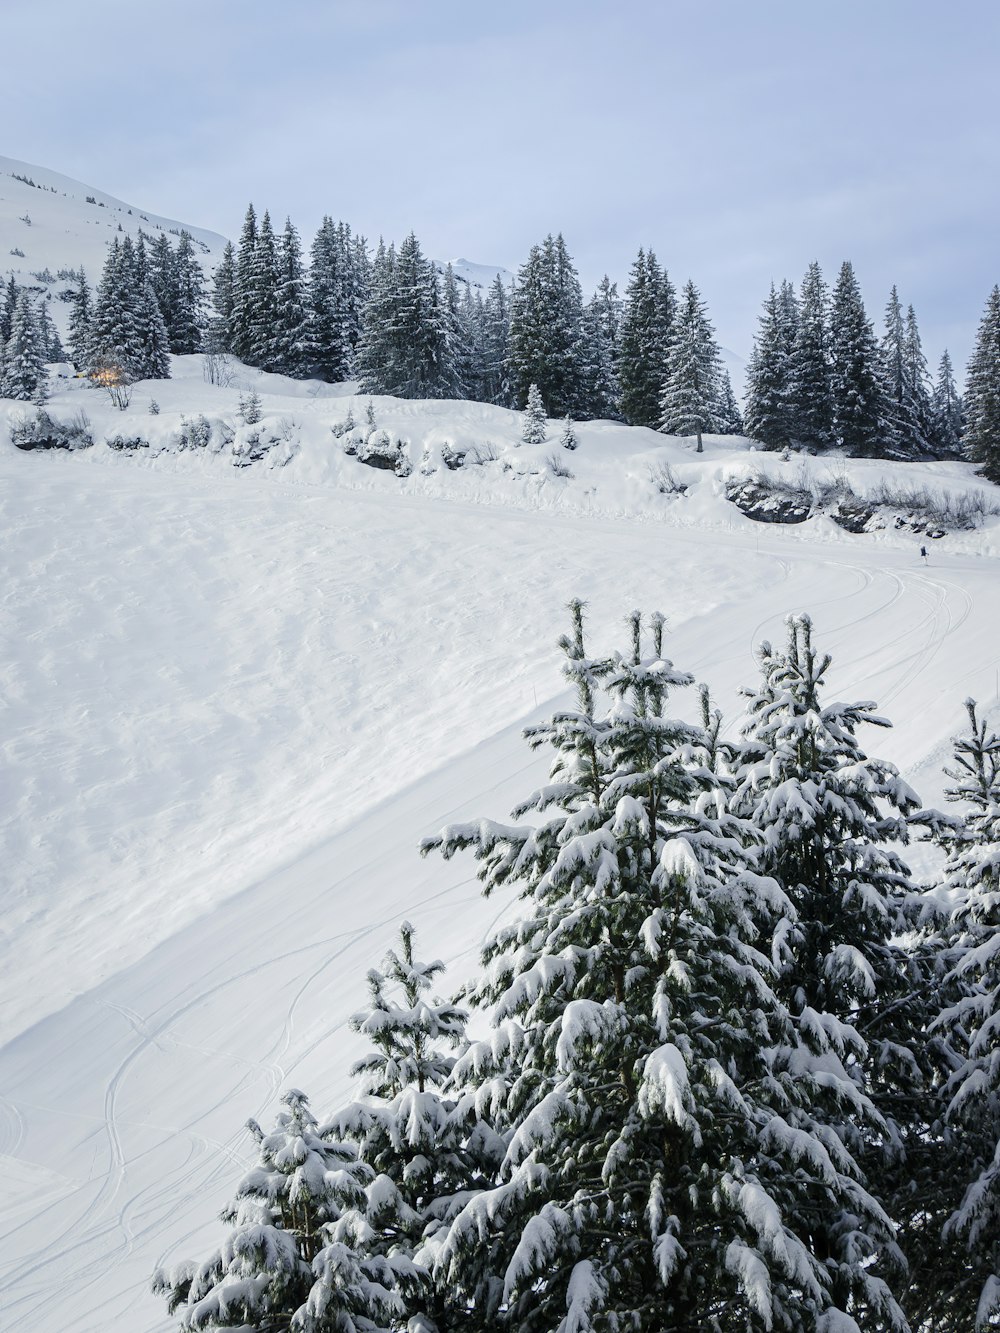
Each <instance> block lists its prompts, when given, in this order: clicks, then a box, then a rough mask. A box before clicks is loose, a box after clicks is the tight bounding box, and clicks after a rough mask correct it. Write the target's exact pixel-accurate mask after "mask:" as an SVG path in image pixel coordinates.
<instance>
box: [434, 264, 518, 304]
mask: <svg viewBox="0 0 1000 1333" xmlns="http://www.w3.org/2000/svg"><path fill="white" fill-rule="evenodd" d="M431 262H432V263H433V265H434V267H435V268H436V269H437V271H438V272H439V273H443V272H444V270H445V267H446V266H447V265H448V264H451V270H452V272H453V273H454V275H455V277H456V278H457V279H458V281H459V282H465V283H468V285H469V286H470V287H472V288H473V289H474V290H478V291H480V292H481V293H482V295H483V296H485V295H486V293H487V291H488V290H489V288H490V287H492V286H493V282H494V280H495V279H496V278H499V279H500V281H501V282H502V283H503V285H504V286H505V287H509V286H510V285H511V284H512V283H513V281H514V274H513V273H511V272H510V270H509V269H506V268H503V267H501V266H500V265H499V264H475V263H473V261H472V260H471V259H435V260H432V261H431Z"/></svg>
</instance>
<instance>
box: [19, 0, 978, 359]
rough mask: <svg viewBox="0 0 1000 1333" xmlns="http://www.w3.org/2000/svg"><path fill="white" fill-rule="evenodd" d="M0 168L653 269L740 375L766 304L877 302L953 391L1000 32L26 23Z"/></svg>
mask: <svg viewBox="0 0 1000 1333" xmlns="http://www.w3.org/2000/svg"><path fill="white" fill-rule="evenodd" d="M3 30H4V37H5V38H6V40H5V42H4V45H5V46H6V47H7V49H8V50H11V51H16V52H19V53H20V55H21V57H22V58H19V59H17V60H15V61H13V62H10V63H8V62H5V69H4V72H3V77H2V79H0V124H2V126H3V128H4V135H3V151H4V152H6V153H8V154H10V155H11V156H13V157H18V158H22V159H24V160H26V161H29V162H33V163H36V164H38V165H42V166H47V167H51V168H53V169H54V170H58V171H63V172H65V173H66V174H68V175H71V176H76V177H77V178H79V179H81V180H83V181H85V182H87V183H88V184H92V185H96V186H98V187H99V188H101V189H105V190H108V191H110V192H112V193H113V194H116V195H118V196H119V197H121V198H124V199H126V200H128V201H129V202H130V203H136V204H139V205H141V206H142V207H145V208H149V209H154V210H156V211H158V212H160V213H165V214H168V215H172V216H175V217H179V218H181V219H183V220H185V221H189V222H191V223H196V224H198V225H201V226H207V227H211V228H213V229H215V230H217V231H221V232H223V233H225V234H228V235H234V234H235V233H236V232H237V230H238V228H239V224H240V221H241V219H242V215H243V212H244V209H245V207H246V203H247V201H248V200H249V199H253V201H254V202H255V204H256V205H257V206H258V209H262V208H264V207H267V208H270V210H271V212H272V215H274V216H275V218H276V220H278V221H279V222H280V221H282V220H283V219H284V216H285V215H286V214H290V215H291V216H292V219H293V220H294V221H295V222H296V224H297V225H298V227H299V229H300V231H301V232H302V233H303V236H304V238H305V239H306V241H308V239H309V238H310V236H311V234H312V231H313V230H314V229H315V226H316V224H317V223H318V221H319V219H320V217H321V216H322V215H323V214H324V213H331V214H332V215H333V216H334V217H342V218H344V219H346V220H347V221H349V222H351V223H352V225H353V226H354V227H355V228H356V229H357V230H360V231H362V232H363V233H365V234H366V235H368V236H369V237H370V238H376V237H377V236H378V235H379V234H380V233H382V234H384V235H385V236H386V237H394V238H397V239H398V238H400V237H402V236H403V235H405V233H406V232H408V231H409V230H411V229H412V230H414V231H416V233H417V235H418V236H419V237H420V238H421V241H422V242H423V244H424V248H425V250H427V251H428V252H429V253H431V254H434V255H436V256H438V257H440V258H456V257H458V256H464V257H466V258H469V259H474V260H479V261H482V262H489V263H500V264H504V265H506V266H507V267H509V268H516V267H517V265H518V264H519V263H520V262H521V261H522V260H523V258H524V257H525V255H526V253H527V250H528V247H529V246H530V245H531V244H532V243H533V242H534V241H536V240H539V239H541V237H542V236H544V235H545V233H546V232H548V231H550V230H551V231H558V230H561V231H562V232H563V233H564V235H565V236H566V239H567V243H568V245H569V248H570V251H571V253H572V254H573V255H574V257H575V259H576V261H577V265H578V267H579V269H580V272H581V277H582V278H583V281H584V284H585V287H587V288H592V287H593V286H594V284H595V283H596V282H597V280H598V279H599V278H600V277H601V275H602V274H603V273H604V272H605V271H607V272H609V273H610V274H611V276H612V277H613V278H615V279H617V280H618V281H619V283H620V285H621V286H624V280H625V278H626V276H627V272H628V268H629V265H630V264H631V262H632V259H633V258H634V255H635V252H636V250H637V249H638V247H639V246H640V245H644V246H652V247H653V248H654V249H655V251H656V253H657V255H658V257H659V258H660V259H661V261H662V262H663V263H664V264H665V265H666V266H667V268H668V269H669V271H670V273H671V275H672V276H673V277H674V278H675V279H676V280H677V281H678V282H681V281H683V280H685V279H686V278H687V277H689V276H690V277H693V278H694V280H695V281H696V282H697V283H698V285H699V286H700V287H701V289H702V292H703V294H704V296H705V298H706V300H707V301H708V303H709V307H710V310H711V313H712V316H713V318H714V320H715V323H716V325H717V328H718V331H719V334H720V339H721V341H722V342H723V343H724V344H726V345H727V346H729V347H731V348H733V349H734V350H735V351H737V352H739V353H741V354H744V355H745V354H746V353H747V352H748V351H749V347H750V343H751V339H752V335H753V331H754V328H755V326H756V317H757V314H758V312H759V309H760V305H761V302H762V300H763V298H764V296H765V295H766V292H767V287H768V284H769V283H770V281H771V279H774V280H776V281H777V280H779V279H781V278H782V277H786V276H787V277H790V278H793V279H794V280H795V281H796V282H797V281H798V280H799V278H800V277H801V275H802V272H803V270H804V269H805V266H806V264H807V263H808V262H809V261H810V260H812V259H814V258H816V259H819V261H820V263H821V264H822V266H823V269H824V272H825V273H826V275H827V277H828V279H829V280H830V281H831V283H832V282H833V280H834V279H835V277H836V272H837V269H838V268H839V265H840V263H841V261H842V260H843V259H845V258H850V259H851V260H852V261H853V262H854V264H855V267H856V269H857V271H858V275H859V278H860V280H861V283H862V287H863V289H864V293H865V297H866V301H867V303H868V307H869V313H870V314H872V315H873V316H874V317H875V318H876V323H877V324H878V325H879V326H881V318H882V309H883V307H884V304H885V300H886V296H887V294H888V290H889V287H890V285H891V284H892V283H893V282H896V283H897V284H898V286H899V290H900V295H901V298H902V300H903V302H904V303H908V302H912V303H913V304H914V306H915V307H916V310H917V314H918V317H919V319H920V324H921V329H922V331H923V335H924V342H925V346H926V349H927V351H928V354H929V356H930V358H931V359H932V361H936V359H937V356H938V355H939V354H940V351H941V349H942V347H943V346H945V345H948V346H949V347H950V348H951V350H952V352H953V355H954V356H955V359H956V361H957V362H960V363H962V364H964V361H965V358H966V357H967V355H968V353H969V351H970V349H971V345H972V340H973V337H974V334H975V328H976V325H977V323H978V320H979V316H980V314H981V312H982V308H983V305H984V303H985V300H986V296H987V293H988V291H989V289H990V288H991V287H992V286H993V284H994V283H995V282H997V281H998V280H1000V254H998V247H997V220H998V203H1000V172H998V165H1000V163H998V155H1000V147H998V145H1000V135H998V129H1000V125H998V119H1000V113H998V110H997V107H998V103H997V97H996V91H995V90H996V62H997V55H998V50H1000V44H998V38H1000V5H998V4H997V3H996V2H995V0H953V3H952V4H951V5H950V6H948V7H947V9H945V7H944V6H941V5H939V4H936V3H930V2H929V0H868V3H865V4H862V3H857V2H856V0H797V2H796V3H790V2H789V0H752V2H751V0H699V2H696V0H691V2H690V3H687V2H681V0H661V2H660V3H651V2H649V0H646V2H643V3H639V2H638V0H619V2H618V3H610V2H609V3H600V4H598V3H590V2H589V0H575V3H568V2H566V0H535V2H534V3H525V2H524V0H508V2H507V3H505V4H504V5H502V6H500V5H487V4H482V3H477V0H466V3H464V4H460V3H453V2H452V0H424V2H421V0H409V3H397V0H363V2H362V0H356V2H352V3H341V2H340V0H329V2H327V3H323V2H322V0H285V2H284V3H283V4H282V5H280V6H279V5H277V4H275V3H273V0H272V2H271V3H266V4H265V3H258V0H199V2H198V3H195V0H173V3H171V4H169V5H155V6H154V5H142V6H139V5H136V4H135V3H134V0H133V3H128V4H126V3H123V2H122V0H88V3H86V4H80V3H79V0H76V2H75V3H73V4H70V3H67V2H66V0H35V2H34V3H30V4H29V3H23V4H18V5H17V6H16V9H15V12H14V13H9V12H8V13H5V16H4V21H3Z"/></svg>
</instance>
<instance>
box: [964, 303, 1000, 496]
mask: <svg viewBox="0 0 1000 1333" xmlns="http://www.w3.org/2000/svg"><path fill="white" fill-rule="evenodd" d="M965 414H966V427H965V437H964V444H965V456H966V457H967V458H968V459H969V460H970V461H971V462H973V463H979V464H981V470H982V474H983V476H984V477H986V478H987V479H988V480H990V481H993V482H997V483H998V484H1000V286H998V287H994V288H993V290H992V292H991V293H990V296H989V300H988V301H987V302H986V310H985V313H984V314H983V318H982V320H981V321H980V324H979V332H978V335H977V337H976V347H975V351H974V352H973V354H972V360H971V361H970V362H969V369H968V374H967V376H966V385H965Z"/></svg>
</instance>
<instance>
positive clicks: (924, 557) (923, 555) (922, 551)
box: [920, 546, 927, 565]
mask: <svg viewBox="0 0 1000 1333" xmlns="http://www.w3.org/2000/svg"><path fill="white" fill-rule="evenodd" d="M920 559H921V560H922V561H923V562H924V564H925V565H926V564H927V547H926V546H921V548H920Z"/></svg>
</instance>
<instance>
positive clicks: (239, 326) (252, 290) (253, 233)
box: [231, 203, 260, 365]
mask: <svg viewBox="0 0 1000 1333" xmlns="http://www.w3.org/2000/svg"><path fill="white" fill-rule="evenodd" d="M256 251H257V214H256V213H255V211H254V206H253V204H252V203H251V204H248V205H247V211H246V216H245V217H244V219H243V227H242V230H241V231H240V239H239V244H238V247H237V251H236V270H235V275H234V280H233V310H232V348H231V350H232V352H233V354H234V355H235V356H238V357H239V359H240V360H241V361H246V362H247V364H248V365H254V364H255V362H254V360H253V356H254V339H255V336H256V332H255V331H256V329H257V326H258V325H259V322H260V320H259V314H258V310H257V287H256V284H255V272H256V267H255V266H256Z"/></svg>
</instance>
